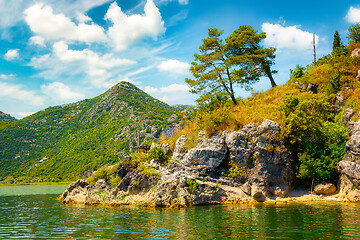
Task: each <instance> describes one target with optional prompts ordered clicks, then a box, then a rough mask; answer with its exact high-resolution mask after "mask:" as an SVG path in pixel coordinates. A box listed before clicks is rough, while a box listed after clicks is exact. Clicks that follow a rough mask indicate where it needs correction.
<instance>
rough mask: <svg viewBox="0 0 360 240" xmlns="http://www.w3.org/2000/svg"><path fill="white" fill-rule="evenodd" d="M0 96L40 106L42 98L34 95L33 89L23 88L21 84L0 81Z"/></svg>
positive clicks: (42, 102) (42, 101)
mask: <svg viewBox="0 0 360 240" xmlns="http://www.w3.org/2000/svg"><path fill="white" fill-rule="evenodd" d="M0 97H7V98H11V99H15V100H20V101H23V102H26V103H29V104H30V105H33V106H42V105H43V104H44V99H43V98H42V97H39V96H36V94H35V92H34V91H28V90H24V89H23V86H22V85H12V84H8V83H4V82H0Z"/></svg>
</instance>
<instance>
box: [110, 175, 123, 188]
mask: <svg viewBox="0 0 360 240" xmlns="http://www.w3.org/2000/svg"><path fill="white" fill-rule="evenodd" d="M120 182H121V177H120V176H119V175H116V176H115V177H112V178H110V183H111V186H112V187H116V186H117V185H119V183H120Z"/></svg>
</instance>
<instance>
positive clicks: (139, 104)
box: [0, 82, 178, 183]
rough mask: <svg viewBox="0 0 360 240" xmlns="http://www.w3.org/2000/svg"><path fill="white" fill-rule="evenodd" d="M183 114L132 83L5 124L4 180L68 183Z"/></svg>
mask: <svg viewBox="0 0 360 240" xmlns="http://www.w3.org/2000/svg"><path fill="white" fill-rule="evenodd" d="M177 111H178V110H176V109H175V108H173V107H170V106H169V105H167V104H165V103H163V102H161V101H159V100H157V99H155V98H153V97H151V96H150V95H148V94H146V93H145V92H143V91H141V90H140V89H138V88H137V87H135V86H134V85H132V84H130V83H128V82H121V83H119V84H117V85H116V86H114V87H112V88H111V89H110V90H108V91H107V92H105V93H104V94H102V95H100V96H98V97H95V98H92V99H85V100H83V101H80V102H76V103H71V104H66V105H62V106H56V107H49V108H47V109H45V110H44V111H40V112H37V113H35V114H33V115H31V116H29V117H26V118H24V119H21V120H18V121H13V122H10V123H9V124H6V125H0V142H1V144H0V181H1V182H4V183H14V182H37V181H68V180H73V179H74V178H79V177H81V176H83V174H86V173H87V172H89V171H92V170H94V169H96V168H97V167H98V166H101V165H104V164H111V163H115V162H118V160H119V159H120V158H122V157H123V156H125V155H127V154H128V153H129V152H130V151H132V150H133V147H135V146H136V145H137V141H138V140H137V139H138V132H139V131H140V141H141V142H143V141H146V140H147V139H151V138H152V139H154V138H158V137H159V136H160V134H161V130H162V128H163V127H164V126H166V125H169V124H171V123H173V122H176V121H178V116H177V115H174V114H176V112H177Z"/></svg>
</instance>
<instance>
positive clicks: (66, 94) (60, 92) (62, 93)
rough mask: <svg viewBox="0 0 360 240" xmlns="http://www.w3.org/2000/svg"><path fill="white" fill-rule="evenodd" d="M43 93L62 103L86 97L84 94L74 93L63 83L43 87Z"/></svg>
mask: <svg viewBox="0 0 360 240" xmlns="http://www.w3.org/2000/svg"><path fill="white" fill-rule="evenodd" d="M41 91H42V92H43V93H44V94H45V95H48V96H49V97H51V98H53V99H56V100H60V101H74V100H79V99H81V98H83V97H84V95H83V94H81V93H77V92H74V91H72V90H71V89H70V87H69V86H66V85H65V84H63V83H61V82H53V83H50V84H48V85H42V86H41Z"/></svg>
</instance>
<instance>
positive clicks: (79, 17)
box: [76, 12, 92, 23]
mask: <svg viewBox="0 0 360 240" xmlns="http://www.w3.org/2000/svg"><path fill="white" fill-rule="evenodd" d="M76 19H77V20H78V21H79V22H80V23H85V22H91V21H92V20H91V18H90V17H88V16H86V15H85V14H83V13H82V12H77V13H76Z"/></svg>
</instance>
